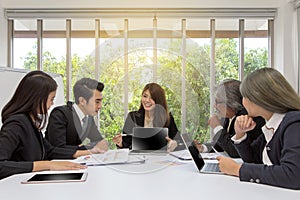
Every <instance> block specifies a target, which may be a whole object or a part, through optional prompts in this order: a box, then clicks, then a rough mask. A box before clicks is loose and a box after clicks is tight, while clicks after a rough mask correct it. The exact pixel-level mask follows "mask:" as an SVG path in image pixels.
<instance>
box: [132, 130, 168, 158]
mask: <svg viewBox="0 0 300 200" xmlns="http://www.w3.org/2000/svg"><path fill="white" fill-rule="evenodd" d="M168 131H169V130H168V128H161V127H152V128H145V127H134V128H133V134H132V150H131V151H130V152H129V154H167V140H166V137H167V136H168Z"/></svg>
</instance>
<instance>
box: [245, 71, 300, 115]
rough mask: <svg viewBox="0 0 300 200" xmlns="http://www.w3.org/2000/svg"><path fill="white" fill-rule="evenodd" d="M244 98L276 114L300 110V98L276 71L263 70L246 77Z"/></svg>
mask: <svg viewBox="0 0 300 200" xmlns="http://www.w3.org/2000/svg"><path fill="white" fill-rule="evenodd" d="M240 90H241V94H242V96H243V97H245V98H248V99H249V100H250V101H252V102H253V103H255V104H256V105H258V106H260V107H262V108H264V109H266V110H268V111H270V112H276V113H286V112H289V111H293V110H300V98H299V95H298V94H297V93H296V91H295V90H294V89H293V87H292V86H291V85H290V84H289V82H288V81H287V80H286V79H285V77H284V76H283V75H282V74H281V73H280V72H279V71H277V70H276V69H273V68H262V69H258V70H255V71H254V72H252V73H251V74H249V75H248V76H246V77H245V79H244V80H243V81H242V84H241V86H240Z"/></svg>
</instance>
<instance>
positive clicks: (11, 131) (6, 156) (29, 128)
mask: <svg viewBox="0 0 300 200" xmlns="http://www.w3.org/2000/svg"><path fill="white" fill-rule="evenodd" d="M74 154H75V151H74V150H71V149H63V148H57V147H53V146H52V145H50V144H49V143H48V142H47V141H46V140H45V139H44V138H43V137H42V133H41V132H40V131H39V130H38V129H37V128H36V127H35V126H34V125H33V123H32V120H31V118H30V117H29V115H25V114H16V115H13V116H11V117H9V118H8V119H7V120H5V122H4V123H3V125H2V128H1V131H0V179H1V178H4V177H7V176H10V175H12V174H18V173H26V172H31V171H32V169H33V161H39V160H50V159H73V155H74Z"/></svg>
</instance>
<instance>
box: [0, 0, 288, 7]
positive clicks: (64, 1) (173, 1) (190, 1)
mask: <svg viewBox="0 0 300 200" xmlns="http://www.w3.org/2000/svg"><path fill="white" fill-rule="evenodd" d="M287 1H290V0H209V1H207V0H184V1H183V0H151V1H149V0H109V1H107V0H77V1H74V0H60V1H45V0H44V1H41V0H26V1H24V0H0V6H1V7H3V8H248V7H251V8H265V7H272V8H276V7H279V5H280V3H281V2H287Z"/></svg>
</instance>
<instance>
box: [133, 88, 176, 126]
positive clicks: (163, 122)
mask: <svg viewBox="0 0 300 200" xmlns="http://www.w3.org/2000/svg"><path fill="white" fill-rule="evenodd" d="M146 90H149V92H150V95H151V98H152V99H153V100H154V102H155V104H156V106H155V112H154V120H153V126H157V127H166V126H168V125H169V123H170V115H169V111H168V105H167V100H166V95H165V91H164V89H163V88H162V87H161V86H160V85H158V84H157V83H148V84H147V85H146V86H145V87H144V89H143V92H142V95H143V94H144V92H145V91H146ZM139 110H140V111H142V112H145V109H144V107H143V104H142V102H141V105H140V108H139Z"/></svg>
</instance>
